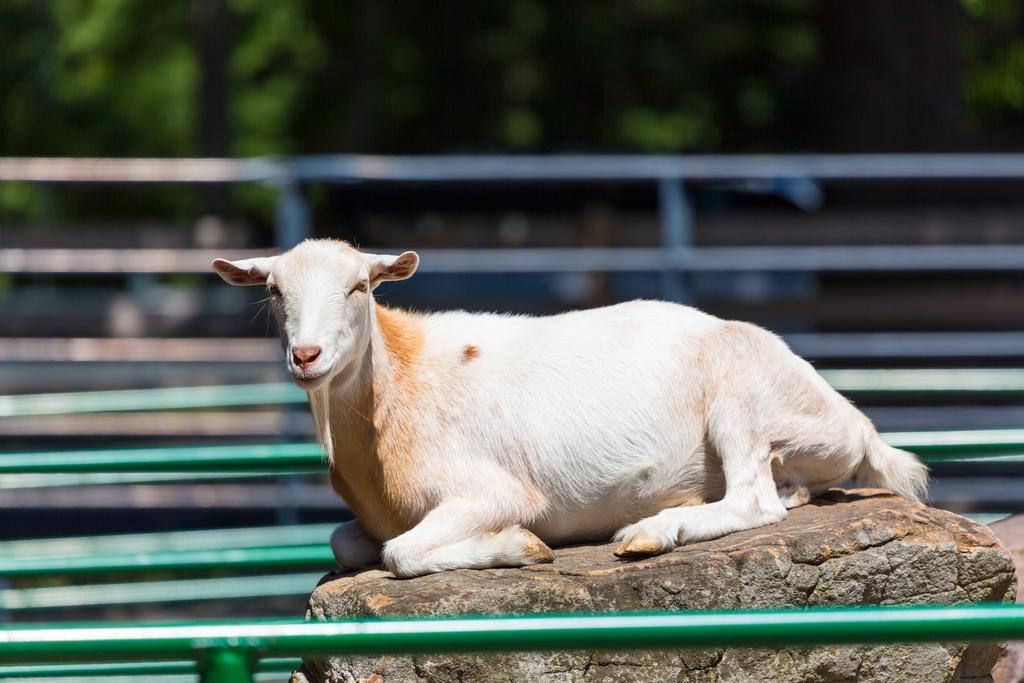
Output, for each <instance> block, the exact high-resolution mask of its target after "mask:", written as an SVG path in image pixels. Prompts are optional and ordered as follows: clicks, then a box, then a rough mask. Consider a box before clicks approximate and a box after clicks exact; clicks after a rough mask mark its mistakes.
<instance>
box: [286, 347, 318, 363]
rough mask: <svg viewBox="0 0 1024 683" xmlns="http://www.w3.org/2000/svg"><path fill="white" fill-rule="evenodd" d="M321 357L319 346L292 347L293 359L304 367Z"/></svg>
mask: <svg viewBox="0 0 1024 683" xmlns="http://www.w3.org/2000/svg"><path fill="white" fill-rule="evenodd" d="M319 357H320V347H319V346H296V347H294V348H293V349H292V360H293V361H295V364H296V365H298V366H299V367H300V368H303V369H305V368H307V367H309V366H310V365H312V364H313V363H315V362H316V359H317V358H319Z"/></svg>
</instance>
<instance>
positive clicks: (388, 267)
mask: <svg viewBox="0 0 1024 683" xmlns="http://www.w3.org/2000/svg"><path fill="white" fill-rule="evenodd" d="M366 264H367V266H368V268H369V271H370V287H371V288H374V287H376V286H377V285H379V284H380V283H382V282H384V281H385V280H406V279H408V278H411V277H412V274H413V273H415V272H416V267H417V266H418V265H419V264H420V257H419V256H418V255H417V254H416V252H415V251H405V252H402V253H401V254H399V255H398V256H391V255H390V254H366Z"/></svg>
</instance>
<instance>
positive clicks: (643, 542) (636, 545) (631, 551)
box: [615, 534, 665, 559]
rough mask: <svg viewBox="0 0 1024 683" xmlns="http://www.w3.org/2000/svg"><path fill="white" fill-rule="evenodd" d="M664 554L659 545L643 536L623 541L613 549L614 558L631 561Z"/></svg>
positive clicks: (663, 549) (648, 537)
mask: <svg viewBox="0 0 1024 683" xmlns="http://www.w3.org/2000/svg"><path fill="white" fill-rule="evenodd" d="M663 552H665V548H663V547H662V545H661V543H659V542H658V541H656V540H655V539H653V538H651V537H650V536H647V535H645V534H639V535H637V536H634V537H633V538H630V539H628V540H625V541H623V542H622V543H620V544H619V547H618V548H616V549H615V557H621V558H625V559H633V558H637V557H651V556H652V555H660V554H662V553H663Z"/></svg>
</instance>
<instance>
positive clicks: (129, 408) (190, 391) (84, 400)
mask: <svg viewBox="0 0 1024 683" xmlns="http://www.w3.org/2000/svg"><path fill="white" fill-rule="evenodd" d="M819 372H820V373H821V375H822V376H823V377H824V378H825V379H826V380H827V381H828V382H829V383H830V384H831V385H832V386H833V387H834V388H835V389H836V390H837V391H839V392H841V393H843V394H846V395H848V396H865V395H870V396H875V395H881V396H893V395H917V394H925V395H930V396H939V395H942V396H949V397H979V396H993V397H999V396H1005V397H1014V396H1016V397H1020V396H1024V369H1021V368H909V369H890V368H868V369H831V370H830V369H822V370H819ZM304 403H306V394H305V392H303V391H302V390H301V389H299V388H298V387H296V386H295V385H294V384H291V383H288V382H274V383H266V384H231V385H220V386H200V387H169V388H158V389H119V390H113V391H83V392H70V393H53V394H13V395H6V396H0V417H26V416H35V415H68V414H72V413H105V412H144V411H154V410H199V409H205V408H244V407H252V406H267V405H292V404H304Z"/></svg>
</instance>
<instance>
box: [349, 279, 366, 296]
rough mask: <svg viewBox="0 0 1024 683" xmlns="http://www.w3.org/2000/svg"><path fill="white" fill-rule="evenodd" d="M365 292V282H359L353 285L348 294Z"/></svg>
mask: <svg viewBox="0 0 1024 683" xmlns="http://www.w3.org/2000/svg"><path fill="white" fill-rule="evenodd" d="M365 291H366V282H365V281H363V280H360V281H359V282H357V283H356V284H355V285H353V287H352V289H350V290H349V292H348V293H349V294H352V292H365Z"/></svg>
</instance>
